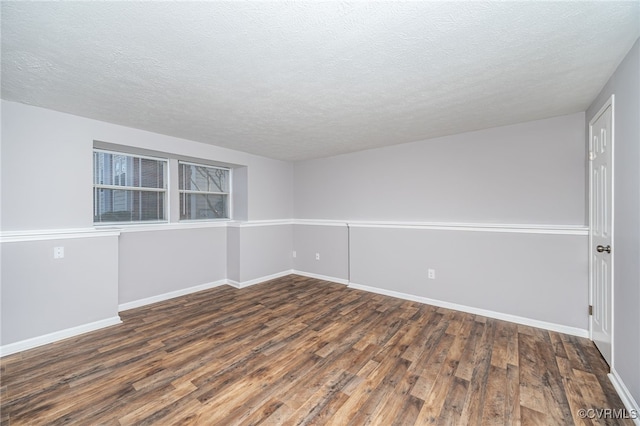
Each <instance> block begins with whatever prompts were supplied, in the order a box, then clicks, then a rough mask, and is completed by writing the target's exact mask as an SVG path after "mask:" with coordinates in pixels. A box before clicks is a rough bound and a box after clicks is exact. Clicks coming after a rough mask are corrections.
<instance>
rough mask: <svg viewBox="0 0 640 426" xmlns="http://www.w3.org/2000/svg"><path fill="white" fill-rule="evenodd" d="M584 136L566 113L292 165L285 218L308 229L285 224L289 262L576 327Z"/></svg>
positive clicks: (580, 313)
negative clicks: (471, 227) (289, 231)
mask: <svg viewBox="0 0 640 426" xmlns="http://www.w3.org/2000/svg"><path fill="white" fill-rule="evenodd" d="M584 140H585V133H584V114H583V113H578V114H572V115H566V116H561V117H554V118H550V119H545V120H539V121H533V122H528V123H522V124H517V125H512V126H505V127H499V128H492V129H487V130H482V131H477V132H471V133H465V134H459V135H454V136H447V137H443V138H437V139H432V140H427V141H421V142H415V143H408V144H402V145H395V146H391V147H386V148H380V149H373V150H369V151H363V152H357V153H351V154H345V155H340V156H336V157H330V158H324V159H316V160H310V161H302V162H297V163H295V166H294V211H295V215H296V220H299V221H300V222H301V223H304V220H308V221H310V222H313V220H317V221H318V225H316V226H310V225H298V224H297V225H296V226H295V230H294V250H296V252H297V254H298V257H297V258H296V259H294V269H296V270H301V271H303V272H310V273H316V274H323V275H328V276H333V277H334V278H338V279H342V278H343V277H344V273H345V272H347V271H348V272H349V274H350V275H349V277H348V279H349V280H350V282H351V283H353V284H356V285H362V286H368V287H372V288H373V289H378V290H386V291H390V292H399V293H403V294H405V295H408V296H415V297H423V298H429V299H433V300H435V301H438V302H443V303H445V304H446V303H449V304H456V305H460V306H462V307H468V308H473V309H476V310H479V309H481V310H484V311H493V312H496V313H498V314H507V315H513V316H517V317H520V318H522V319H523V320H527V321H528V320H535V321H541V322H545V323H550V324H554V325H557V326H558V327H557V328H558V329H567V330H569V329H570V330H572V331H573V330H577V332H578V334H586V330H587V328H588V317H587V310H586V306H587V304H588V268H587V254H586V248H587V240H588V238H587V233H586V228H585V226H586V214H585V203H586V201H585V200H586V198H585V189H586V188H585V169H586V151H585V147H584ZM323 221H325V222H326V221H337V222H342V223H345V222H349V223H350V224H351V230H350V234H349V235H350V236H349V238H347V237H346V236H345V231H346V230H344V229H341V228H339V227H335V226H334V227H332V226H322V223H323ZM368 222H381V223H382V226H371V224H368ZM424 223H437V224H439V226H440V227H441V228H442V227H444V228H442V229H435V228H437V226H436V227H435V228H433V227H432V229H427V228H425V227H424V226H423V225H424ZM460 224H475V226H477V227H478V228H480V229H481V231H478V232H476V231H473V232H472V231H464V230H460V229H459V228H456V226H458V225H460ZM407 225H411V226H409V227H407ZM413 225H418V226H413ZM502 225H504V226H505V227H507V228H514V227H516V228H517V225H525V226H522V228H536V227H537V228H538V229H534V230H531V229H529V230H527V229H524V231H522V232H517V233H504V232H501V229H493V228H491V226H498V228H499V227H500V226H502ZM401 228H402V229H401ZM541 230H542V233H536V232H538V231H541ZM556 231H557V232H556ZM319 250H324V251H330V252H332V254H331V255H330V256H328V257H321V259H323V261H321V262H316V261H315V260H313V255H314V253H315V252H317V251H319ZM349 259H350V260H349ZM428 268H433V269H435V270H436V277H437V278H436V279H435V280H428V279H427V269H428ZM550 295H553V297H549V296H550ZM547 299H549V300H547Z"/></svg>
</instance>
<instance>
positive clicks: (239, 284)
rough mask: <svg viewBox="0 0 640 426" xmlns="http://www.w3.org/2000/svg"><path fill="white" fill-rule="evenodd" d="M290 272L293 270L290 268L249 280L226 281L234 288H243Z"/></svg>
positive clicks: (284, 275)
mask: <svg viewBox="0 0 640 426" xmlns="http://www.w3.org/2000/svg"><path fill="white" fill-rule="evenodd" d="M291 274H293V271H292V270H291V269H287V270H286V271H282V272H278V273H276V274H271V275H266V276H264V277H259V278H254V279H252V280H249V281H242V282H239V281H234V280H227V281H226V283H227V284H229V285H230V286H232V287H235V288H245V287H249V286H252V285H256V284H260V283H263V282H265V281H271V280H275V279H276V278H282V277H286V276H287V275H291Z"/></svg>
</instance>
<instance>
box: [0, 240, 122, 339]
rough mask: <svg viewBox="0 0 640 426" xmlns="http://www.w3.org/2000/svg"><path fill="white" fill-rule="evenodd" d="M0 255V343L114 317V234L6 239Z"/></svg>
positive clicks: (116, 281)
mask: <svg viewBox="0 0 640 426" xmlns="http://www.w3.org/2000/svg"><path fill="white" fill-rule="evenodd" d="M54 247H64V254H65V256H64V258H62V259H54V258H53V248H54ZM1 257H2V274H1V280H2V305H1V309H0V311H1V317H0V322H1V323H2V334H1V340H0V344H1V345H3V346H4V345H8V344H11V343H16V342H20V341H23V340H27V339H32V338H37V337H40V336H43V335H47V334H51V333H55V332H58V331H61V330H65V329H69V328H73V327H79V326H83V325H86V324H89V323H92V322H96V321H101V320H107V319H110V318H114V317H117V316H118V237H117V236H111V237H91V238H64V239H57V240H43V241H18V242H6V243H3V244H2V256H1Z"/></svg>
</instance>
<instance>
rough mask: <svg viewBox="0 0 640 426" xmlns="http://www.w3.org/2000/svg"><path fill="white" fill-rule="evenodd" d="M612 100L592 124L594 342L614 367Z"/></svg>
mask: <svg viewBox="0 0 640 426" xmlns="http://www.w3.org/2000/svg"><path fill="white" fill-rule="evenodd" d="M613 119H614V117H613V96H612V97H611V98H610V99H609V100H608V101H607V103H606V104H605V105H604V106H603V107H602V109H601V110H600V111H599V112H598V114H596V116H595V117H594V118H593V119H592V120H591V122H590V123H589V140H590V142H589V145H590V146H589V149H590V154H589V158H590V160H591V161H590V164H591V166H590V168H589V169H590V172H591V175H590V192H591V196H590V200H591V201H590V213H589V228H590V238H589V239H590V242H591V244H590V248H589V254H590V256H591V258H590V269H591V270H590V277H591V282H590V289H591V295H590V299H591V305H592V315H591V316H590V318H591V323H590V327H591V339H592V340H593V342H594V343H595V344H596V346H597V347H598V349H599V350H600V352H601V353H602V356H603V357H604V359H605V360H606V361H607V363H609V365H611V359H612V349H611V348H612V344H611V340H612V335H613V253H614V251H613V172H612V170H613V167H612V166H613V136H614V133H613V130H614V128H613V123H614V122H613Z"/></svg>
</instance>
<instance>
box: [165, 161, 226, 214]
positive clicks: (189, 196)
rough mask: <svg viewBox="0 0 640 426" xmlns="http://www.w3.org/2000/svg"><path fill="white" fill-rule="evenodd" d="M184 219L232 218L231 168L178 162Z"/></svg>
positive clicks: (181, 210) (181, 211)
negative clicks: (230, 201)
mask: <svg viewBox="0 0 640 426" xmlns="http://www.w3.org/2000/svg"><path fill="white" fill-rule="evenodd" d="M178 167H179V168H178V170H179V172H178V179H179V181H180V182H179V189H180V220H202V219H228V218H229V217H230V214H229V169H223V168H220V167H212V166H205V165H202V164H193V163H186V162H182V161H181V162H179V163H178Z"/></svg>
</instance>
